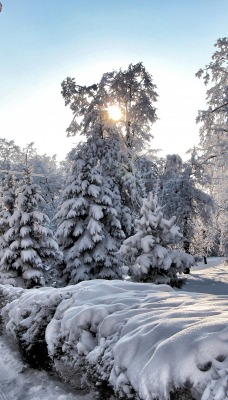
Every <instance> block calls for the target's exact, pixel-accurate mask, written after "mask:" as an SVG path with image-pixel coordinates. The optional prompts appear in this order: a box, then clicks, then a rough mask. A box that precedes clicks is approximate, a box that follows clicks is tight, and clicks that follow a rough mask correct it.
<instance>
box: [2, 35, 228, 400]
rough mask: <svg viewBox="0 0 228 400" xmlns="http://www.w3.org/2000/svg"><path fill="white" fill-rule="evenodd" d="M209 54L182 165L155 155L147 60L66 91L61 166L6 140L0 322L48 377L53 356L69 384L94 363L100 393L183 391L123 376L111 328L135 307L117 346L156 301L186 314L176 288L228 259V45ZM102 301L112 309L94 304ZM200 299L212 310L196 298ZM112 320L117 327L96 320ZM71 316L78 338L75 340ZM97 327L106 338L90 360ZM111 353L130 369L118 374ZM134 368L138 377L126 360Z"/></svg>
mask: <svg viewBox="0 0 228 400" xmlns="http://www.w3.org/2000/svg"><path fill="white" fill-rule="evenodd" d="M215 48H216V50H215V52H214V54H213V55H212V58H211V61H209V63H208V64H207V65H206V66H205V67H203V68H202V69H200V70H199V71H198V72H197V73H196V78H195V79H197V78H199V79H202V80H203V82H204V84H205V85H206V87H207V93H206V103H207V108H206V109H205V110H199V112H198V116H196V122H197V123H198V125H199V138H200V139H199V144H198V146H197V147H194V148H192V149H189V151H188V157H187V159H186V160H182V158H181V157H180V156H179V155H178V154H168V155H167V156H166V157H165V158H163V157H160V156H159V151H157V150H156V149H153V125H154V124H156V121H157V119H158V111H157V108H156V102H157V100H158V96H159V88H157V87H156V82H155V83H154V81H153V77H152V75H151V74H150V73H149V72H148V71H147V70H146V68H145V66H144V65H143V63H142V62H139V63H137V64H130V65H129V66H128V68H127V69H126V70H123V69H119V70H117V71H111V72H106V73H104V74H103V76H102V77H101V80H100V81H99V82H98V83H94V84H93V85H89V86H88V85H87V86H86V85H83V84H81V82H80V77H76V78H74V77H67V78H66V79H65V80H64V81H63V82H62V84H61V94H62V97H63V100H64V102H65V106H66V107H69V108H70V110H71V111H72V120H71V122H70V123H69V126H68V127H67V130H66V132H67V136H76V137H77V140H78V144H77V145H76V146H75V147H74V148H72V150H71V151H70V153H69V154H68V155H67V157H66V159H65V160H63V161H61V162H59V161H58V160H57V158H56V156H53V157H50V156H49V155H47V154H43V155H40V154H38V153H37V150H36V147H35V144H34V143H29V144H28V145H27V146H26V148H23V149H22V148H20V147H19V146H18V145H17V143H16V142H15V141H13V140H7V139H5V138H1V139H0V145H1V152H0V177H1V186H0V284H1V291H2V293H4V295H5V296H6V297H7V299H8V300H7V302H6V304H3V305H5V307H4V308H3V314H2V315H3V318H4V319H5V320H6V323H7V329H8V330H9V331H10V332H11V333H12V332H13V335H14V336H15V337H16V338H17V340H18V341H19V343H20V345H21V348H22V352H24V355H25V356H26V357H27V359H28V361H29V362H34V354H36V357H38V359H36V363H37V364H38V365H40V364H43V365H46V366H48V365H49V361H48V357H54V358H55V357H56V355H58V356H59V359H58V360H61V362H60V364H58V363H56V368H57V370H58V369H62V364H61V363H65V364H66V365H65V367H64V368H66V370H64V371H65V372H64V373H63V375H64V374H66V375H67V371H68V369H67V368H71V366H72V365H74V368H76V365H79V366H80V368H81V370H83V371H85V370H86V365H87V364H86V363H88V365H89V370H88V371H87V379H88V374H91V376H92V374H94V375H93V376H94V378H93V379H96V380H99V379H101V380H102V382H103V385H104V382H105V381H107V380H108V381H109V385H111V386H113V387H114V389H115V393H118V396H120V398H125V397H127V398H140V399H143V400H144V399H145V400H146V399H155V398H156V399H157V398H159V399H169V393H170V391H172V390H173V388H176V387H178V388H179V387H182V388H183V387H185V385H188V379H187V378H186V380H185V378H183V379H182V378H180V380H179V381H178V382H174V383H173V382H171V383H170V382H169V383H167V387H165V386H164V387H162V389H159V388H157V387H155V386H153V387H152V386H150V384H149V382H150V374H149V371H148V368H146V367H145V371H144V372H145V373H144V375H143V377H144V378H142V380H143V379H144V380H145V382H144V384H143V383H141V386H140V387H138V386H137V385H138V383H137V384H136V383H135V380H134V379H135V378H134V374H133V375H132V374H131V373H130V372H129V374H127V373H126V374H125V372H126V369H124V368H125V367H124V365H125V364H124V361H123V358H122V355H121V354H122V350H121V349H122V346H123V345H124V344H121V343H120V342H118V343H117V342H116V340H117V337H118V338H119V336H118V334H119V333H118V334H117V331H114V328H111V326H112V327H113V326H115V321H116V323H118V324H120V325H121V324H122V325H121V327H122V328H123V324H125V322H124V321H125V320H124V315H125V316H126V318H127V319H128V318H130V317H128V315H129V314H130V313H131V312H130V311H129V310H130V309H129V308H126V307H128V306H130V305H131V307H133V304H134V313H135V314H134V315H135V320H134V321H135V322H134V321H132V320H131V323H130V325H128V328H126V329H125V328H123V331H121V332H122V333H121V335H122V334H123V332H125V333H124V334H126V330H127V329H129V330H131V329H132V330H134V329H136V325H137V326H138V327H139V326H140V320H139V319H137V318H140V315H141V314H140V313H141V312H142V310H143V307H144V308H145V309H147V310H148V315H150V314H149V313H150V311H149V310H151V304H152V297H153V296H154V298H153V299H154V300H153V301H154V302H155V303H156V302H159V301H160V300H159V299H161V298H162V299H163V300H162V301H163V302H164V307H165V303H166V302H167V304H168V307H171V304H172V301H173V302H175V301H176V302H178V301H179V302H180V304H182V301H183V299H182V297H178V299H177V297H176V294H175V293H176V292H174V291H173V290H174V289H175V290H177V289H184V286H185V284H186V281H187V279H188V274H189V273H191V268H192V267H193V266H194V265H196V263H197V261H200V260H204V262H205V263H207V257H225V258H227V257H228V240H227V239H228V213H227V210H228V158H227V153H228V139H227V129H228V69H227V67H228V65H227V61H228V38H221V39H218V40H217V42H216V43H215ZM78 82H80V84H79V83H78ZM170 134H171V133H170ZM96 280H97V283H96ZM87 281H88V282H87ZM148 283H149V284H152V286H151V287H150V288H148V286H146V285H147V284H148ZM77 284H78V285H77ZM8 285H11V286H8ZM126 285H127V286H126ZM140 285H141V286H140ZM155 285H158V286H157V287H158V289H157V292H156V286H155ZM167 285H168V286H167ZM13 288H14V289H13ZM173 288H174V289H173ZM101 293H103V294H104V295H105V294H106V296H109V298H108V299H109V300H107V299H106V298H102V300H99V296H98V294H99V295H100V294H101ZM123 293H125V295H126V296H125V297H124V296H123ZM126 293H128V294H126ZM143 293H144V294H143ZM153 293H154V294H153ZM158 293H160V294H159V295H158ZM178 293H179V292H178ZM22 294H23V295H22ZM26 296H27V297H26ZM80 296H81V297H80ZM90 296H91V297H90ZM116 296H117V297H120V298H122V297H123V298H122V303H121V302H120V304H119V303H118V304H117V303H116V300H115V298H116ZM121 296H122V297H121ZM143 296H147V297H146V298H145V299H144V297H143ZM151 296H152V297H151ZM156 296H158V297H156ZM159 296H160V297H159ZM180 296H182V295H181V294H180ZM142 298H143V299H144V303H143V305H140V304H141V303H140V299H142ZM9 299H10V301H9ZM83 299H84V300H83ZM104 299H105V300H104ZM110 299H111V300H110ZM171 299H173V300H171ZM175 299H176V300H175ZM62 300H64V301H62ZM204 300H205V304H206V302H208V304H209V303H210V301H209V299H204ZM186 301H187V300H186ZM191 301H192V300H189V302H190V303H191ZM198 301H199V302H202V304H204V303H203V298H202V297H198ZM23 302H24V303H23ZM61 302H62V303H61ZM139 303H140V304H139ZM190 303H189V304H190ZM23 304H24V305H23ZM83 304H85V307H88V308H87V311H86V309H85V307H84V305H83ZM91 304H92V305H91ZM99 304H100V306H99V307H100V308H99V307H98V305H99ZM123 304H124V306H123ZM153 304H154V303H153ZM183 304H185V303H183ZM200 304H201V303H200ZM30 306H31V310H30V311H29V308H30ZM79 306H80V307H79ZM185 306H186V304H185ZM56 307H59V308H57V310H58V311H56ZM74 307H75V308H74ZM77 307H79V310H78V308H77ZM93 307H94V314H93V313H92V311H91V309H92V308H93ZM97 307H98V308H97ZM141 307H142V308H141ZM202 307H204V306H202ZM207 307H209V305H207ZM222 307H223V305H222ZM76 308H77V310H76ZM155 308H156V307H155ZM112 309H113V311H111V310H112ZM222 309H223V308H222ZM126 310H127V311H126ZM224 310H226V308H225V305H224ZM55 311H56V313H57V314H55V315H54V313H55ZM90 311H91V313H90ZM74 312H75V314H73V313H74ZM132 312H133V308H132ZM188 312H189V310H188V311H186V315H190V314H188ZM197 312H199V313H200V312H201V311H200V307H199V311H197ZM219 312H220V311H219ZM224 312H226V311H224ZM64 313H65V314H64ZM113 313H114V314H113ZM115 313H117V314H115ZM118 313H119V314H118ZM108 315H109V318H110V320H108V321H109V322H108V321H107V322H106V325H105V322H104V323H101V321H103V319H104V318H106V317H107V316H108ZM114 315H115V317H114ZM197 315H198V314H197ZM112 316H113V317H112ZM136 316H137V317H136ZM36 318H37V319H36ZM64 318H65V319H64ZM80 318H81V319H80ZM111 318H113V321H111ZM148 318H149V317H148ZM151 318H152V320H153V318H154V316H153V317H152V316H151ZM171 318H172V317H171ZM189 318H190V316H189ZM72 319H74V323H75V324H76V325H75V331H73V333H72V332H71V333H70V334H69V332H68V330H69V326H70V323H71V322H70V321H72ZM190 320H191V318H190V319H189V321H190ZM41 321H42V323H41V325H40V327H39V324H40V322H41ZM50 321H51V322H50ZM60 321H62V322H61V323H62V324H63V325H61V328H60V325H59V322H60ZM80 321H81V322H80ZM104 321H106V319H104ZM145 321H146V320H145V319H143V317H142V321H141V322H142V324H144V323H145V324H146V322H145ZM189 321H188V323H190V322H189ZM49 322H50V324H49ZM80 323H81V325H80ZM48 324H49V325H48ZM99 324H100V325H99ZM134 324H135V325H134ZM47 325H48V327H47ZM98 326H101V328H99V329H101V331H100V332H103V333H100V335H101V336H100V337H99V340H101V341H100V342H99V349H98V350H97V353H96V352H94V351H92V350H93V349H94V348H95V346H97V336H96V335H97V332H98ZM116 326H117V328H118V326H119V325H116ZM129 326H130V327H129ZM144 326H145V329H146V325H144ZM175 326H176V325H175ZM88 327H89V328H88ZM46 328H47V329H46ZM117 328H116V329H117ZM122 328H121V329H122ZM88 329H89V332H88ZM124 329H125V331H124ZM210 329H211V328H210ZM45 332H46V333H45ZM78 332H80V335H79V333H78ZM127 332H128V331H127ZM137 332H138V331H137ZM72 334H73V335H75V336H74V340H76V339H75V338H77V340H78V344H77V346H76V347H74V346H73V342H72V336H71V335H72ZM45 335H46V336H45ZM64 335H65V336H64ZM67 335H69V336H68V340H66V339H64V337H66V336H67ZM77 335H79V336H80V339H78V336H77ZM102 335H103V336H102ZM44 336H45V337H46V339H45V340H46V341H47V343H48V346H49V347H48V353H49V356H47V354H46V352H47V349H46V347H45V346H44V347H45V349H44V348H43V347H42V346H41V348H42V352H43V353H44V356H43V353H42V352H41V353H42V357H43V358H42V357H41V359H39V348H38V347H36V345H35V344H36V342H37V338H39V341H41V342H42V343H43V342H44ZM103 337H105V338H106V339H105V340H106V341H105V342H102V338H103ZM137 337H138V336H137ZM40 338H42V339H40ZM141 338H142V335H141V334H140V335H139V339H137V340H139V342H140V340H141ZM128 339H129V338H128ZM128 339H127V340H128ZM135 340H136V339H135ZM181 340H182V339H181ZM208 340H209V339H208ZM63 343H65V344H63ZM102 343H103V345H102ZM124 343H125V342H124ZM129 343H130V339H129ZM137 343H138V342H137ZM181 343H183V346H184V339H183V342H181ZM216 343H217V342H216ZM133 345H134V347H135V346H136V344H135V342H133ZM113 346H114V347H113ZM139 346H140V345H139ZM113 348H114V353H115V354H116V355H115V357H116V358H115V362H117V361H118V359H119V360H120V364H121V365H122V366H121V367H118V368H119V369H118V368H117V367H116V368H113V369H112V371H111V372H110V366H111V365H113V364H112V356H111V354H112V355H113ZM142 348H143V350H144V351H145V344H144V345H143V347H142ZM76 353H77V354H76ZM75 354H76V355H75ZM164 354H165V348H164V350H162V353H161V357H163V355H164ZM220 355H221V354H219V355H218V356H220ZM71 356H72V357H71ZM86 356H88V357H87V361H85V357H86ZM102 357H103V358H102ZM118 357H119V358H118ZM129 357H130V355H129ZM222 357H223V356H222ZM57 358H58V357H57ZM31 359H32V360H33V361H31ZM220 359H221V357H220ZM75 360H76V364H75ZM116 360H117V361H116ZM223 360H224V358H223V359H222V361H223ZM204 361H205V362H204V363H203V365H202V366H201V367H199V365H201V364H199V363H198V364H197V368H198V367H199V368H198V369H199V370H200V371H201V372H202V371H208V370H209V369H210V367H211V365H210V366H209V364H207V362H206V360H204ZM220 361H221V360H220ZM222 361H221V362H222ZM142 362H143V363H144V362H145V365H146V363H147V361H145V360H144V359H143V360H142ZM153 362H155V361H153ZM77 363H78V364H77ZM138 363H140V362H139V359H138V358H137V366H139V364H138ZM159 363H160V361H159ZM37 364H36V365H37ZM95 364H96V368H95V367H94V365H95ZM126 365H127V366H126V368H129V371H130V358H129V359H127V361H126ZM159 365H160V364H159ZM205 368H206V369H205ZM136 370H137V368H136ZM76 371H77V368H76ZM91 371H92V372H91ZM77 374H78V372H77ZM89 376H90V375H89ZM91 376H90V379H91ZM176 376H177V375H175V378H176ZM77 379H78V378H77ZM197 379H200V378H199V376H198V375H197ZM151 385H152V384H151ZM185 388H186V387H185ZM106 389H107V388H106ZM106 389H105V390H106ZM204 389H205V387H203V389H202V387H200V388H198V389H197V390H198V392H197V393H198V394H199V393H200V395H202V393H203V390H204ZM186 390H188V388H187V389H186ZM148 393H149V394H148ZM121 396H122V397H121ZM124 396H125V397H124ZM137 396H139V397H137ZM203 396H204V397H202V399H203V400H204V399H206V398H207V400H208V399H209V397H205V396H206V394H204V395H203ZM222 396H224V395H222ZM175 398H178V397H175ZM179 398H182V399H184V397H179ZM212 398H213V399H221V400H223V399H225V398H227V397H211V399H212ZM186 399H187V397H186Z"/></svg>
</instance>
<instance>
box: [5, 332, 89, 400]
mask: <svg viewBox="0 0 228 400" xmlns="http://www.w3.org/2000/svg"><path fill="white" fill-rule="evenodd" d="M0 355H1V356H0V400H92V399H93V398H92V397H91V396H90V395H83V394H80V393H77V392H74V391H72V390H71V389H70V388H69V387H68V386H67V385H66V384H63V383H62V382H60V380H59V379H58V378H56V377H54V376H51V375H50V374H48V373H47V372H45V371H37V370H33V369H31V368H28V367H27V366H25V365H24V364H23V362H22V361H21V360H20V355H19V354H18V351H17V350H16V349H14V348H13V347H12V346H11V345H9V343H8V339H6V338H5V337H4V336H0Z"/></svg>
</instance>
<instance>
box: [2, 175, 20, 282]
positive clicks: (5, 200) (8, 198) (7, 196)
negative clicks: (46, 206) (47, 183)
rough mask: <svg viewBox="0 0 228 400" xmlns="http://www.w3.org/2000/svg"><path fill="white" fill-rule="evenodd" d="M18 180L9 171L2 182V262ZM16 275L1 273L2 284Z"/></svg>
mask: <svg viewBox="0 0 228 400" xmlns="http://www.w3.org/2000/svg"><path fill="white" fill-rule="evenodd" d="M16 187H17V185H16V179H15V177H14V175H13V174H12V173H11V172H10V171H9V172H8V173H7V174H6V175H5V176H4V178H3V180H2V185H1V197H0V209H1V211H0V260H1V258H2V256H3V254H4V249H5V248H6V247H7V242H6V240H5V236H4V235H5V233H6V232H7V231H8V229H9V228H10V225H9V219H10V217H11V216H12V214H13V212H14V205H15V198H16V193H15V191H16ZM14 276H15V274H13V273H12V271H11V272H9V273H8V272H5V273H3V272H1V273H0V282H5V283H9V284H10V283H11V280H12V279H13V277H14Z"/></svg>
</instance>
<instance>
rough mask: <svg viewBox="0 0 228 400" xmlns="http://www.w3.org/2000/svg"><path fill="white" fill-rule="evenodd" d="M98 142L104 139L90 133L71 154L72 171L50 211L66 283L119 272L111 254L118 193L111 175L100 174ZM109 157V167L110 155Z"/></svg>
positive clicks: (117, 231) (118, 237)
mask: <svg viewBox="0 0 228 400" xmlns="http://www.w3.org/2000/svg"><path fill="white" fill-rule="evenodd" d="M102 145H103V146H106V141H105V139H101V138H100V139H99V138H98V137H97V138H96V139H95V138H94V137H91V138H90V139H88V142H87V143H83V144H82V145H81V147H80V150H78V151H77V152H76V153H75V154H73V153H72V154H71V157H72V158H73V166H72V175H71V176H70V177H69V179H68V183H67V187H66V189H65V191H64V192H63V202H62V205H61V207H60V209H59V211H58V213H57V216H56V218H57V221H58V229H57V233H56V237H57V239H58V242H59V245H60V247H61V249H62V250H63V253H64V261H65V265H66V268H65V271H64V276H65V280H66V282H67V283H77V282H79V281H82V280H88V279H96V278H106V279H115V278H119V277H120V276H121V270H120V261H119V259H118V256H117V255H116V252H117V251H118V250H119V247H120V244H121V243H122V240H123V238H124V233H123V231H122V228H121V223H120V219H119V217H120V215H119V212H120V211H121V210H120V208H121V207H120V195H119V192H118V187H117V185H116V184H115V182H114V180H113V179H112V178H111V177H110V176H108V175H104V174H103V162H104V159H103V158H102V157H100V159H99V158H98V156H99V152H100V151H101V148H100V147H101V146H102ZM109 162H111V164H110V168H111V167H112V165H113V164H112V162H113V160H109ZM107 163H108V160H107ZM114 167H115V166H114V165H113V168H114ZM106 168H107V169H108V164H107V165H106Z"/></svg>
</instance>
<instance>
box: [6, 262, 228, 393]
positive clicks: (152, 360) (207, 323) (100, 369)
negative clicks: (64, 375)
mask: <svg viewBox="0 0 228 400" xmlns="http://www.w3.org/2000/svg"><path fill="white" fill-rule="evenodd" d="M223 261H224V259H215V258H214V259H213V258H212V259H209V261H208V264H207V265H206V266H204V265H203V264H202V263H200V265H199V266H198V267H195V268H194V271H193V272H192V274H191V275H190V276H189V282H188V284H187V285H186V286H185V287H184V289H186V290H173V289H172V288H170V287H169V286H166V285H153V284H137V283H131V282H123V281H104V280H94V281H88V282H82V283H80V284H78V285H75V286H69V287H67V288H63V289H51V288H43V289H32V290H24V291H23V292H24V294H23V295H20V293H19V291H18V294H17V295H16V297H17V296H19V298H18V299H15V300H14V301H12V302H11V303H8V304H7V305H6V307H5V308H4V309H3V317H4V318H5V320H6V322H7V325H6V328H7V331H8V332H10V333H11V334H13V335H15V337H16V338H17V339H18V336H20V335H22V336H21V337H23V340H24V342H25V343H27V345H29V343H32V341H33V340H34V338H35V336H36V333H35V332H37V329H38V326H42V323H44V321H46V322H45V323H46V325H47V329H46V335H45V337H46V342H47V345H48V350H49V355H50V356H51V357H52V360H53V363H54V364H55V367H56V369H57V370H58V368H63V369H64V368H66V371H67V369H71V370H72V371H74V372H75V376H77V379H78V377H79V375H80V377H83V375H84V379H85V380H86V379H87V380H88V379H91V376H93V377H94V379H96V380H97V381H98V382H101V381H102V380H105V381H108V382H109V384H110V385H111V386H112V387H113V388H114V390H115V392H116V395H117V398H120V397H121V395H127V396H128V397H131V396H135V392H136V393H137V394H138V395H139V397H140V399H143V400H144V399H145V400H150V399H154V398H159V400H160V399H161V400H163V399H169V393H170V391H175V390H176V388H182V387H184V386H185V385H186V384H187V385H190V386H191V387H192V396H193V397H192V398H193V399H202V400H226V399H228V384H227V378H228V327H227V318H228V290H226V292H225V288H227V289H228V273H227V271H226V270H228V267H226V266H225V265H224V264H223ZM221 275H223V277H221ZM194 287H195V292H196V291H198V293H194V292H193V290H194ZM200 287H202V292H204V293H206V292H207V293H208V294H200V293H199V290H200ZM210 289H211V293H212V294H210V291H209V290H210ZM187 290H188V291H187ZM7 291H8V294H9V295H10V296H12V293H13V292H14V289H12V288H10V287H5V288H4V292H5V293H6V292H7ZM225 293H227V295H225ZM215 294H216V295H215ZM56 299H58V300H56ZM60 299H61V300H60ZM53 304H54V305H56V310H55V313H54V314H53V317H52V318H51V320H50V321H48V318H47V316H48V312H47V311H46V312H45V313H42V312H41V311H42V310H43V308H42V305H45V309H46V310H47V308H48V307H49V308H50V309H53ZM21 326H23V330H22V331H20V328H19V327H21ZM19 332H20V335H19ZM10 351H11V350H9V351H7V350H4V351H2V350H1V353H2V359H3V360H6V362H5V361H4V364H5V365H7V367H8V369H9V370H10V371H11V372H10V373H11V375H12V376H11V375H10V377H9V381H10V380H14V382H15V380H16V383H17V385H19V386H18V387H20V390H21V393H23V391H26V396H27V397H16V398H17V399H22V398H23V399H26V400H27V399H28V400H30V399H36V400H38V399H44V398H45V399H50V400H51V399H52V398H53V399H54V397H55V399H56V398H57V399H59V400H65V399H67V400H71V399H73V398H75V399H78V398H80V397H78V395H75V394H74V395H73V394H70V393H65V392H64V390H65V389H64V385H63V388H62V387H61V384H59V383H58V384H56V381H55V380H54V378H53V380H50V378H49V377H48V375H47V373H46V372H39V371H35V372H34V370H31V369H27V371H29V372H27V373H26V378H24V377H25V374H24V372H23V373H22V372H21V370H20V362H19V361H18V362H17V361H15V360H16V358H14V357H13V356H12V355H11V353H10ZM18 363H19V364H18ZM15 365H16V367H15ZM18 365H19V366H18ZM23 368H24V367H23ZM82 372H83V374H82ZM11 378H12V379H11ZM28 386H29V390H27V389H26V390H25V388H26V387H27V388H28ZM14 387H15V385H14ZM44 387H45V389H44ZM54 388H55V390H54ZM44 390H45V391H46V392H45V391H44ZM17 393H18V391H17ZM44 393H45V395H44ZM57 395H58V396H59V397H57ZM35 396H37V397H35ZM53 396H54V397H53ZM14 398H15V397H14ZM87 398H88V397H84V399H86V400H87ZM180 399H181V397H180Z"/></svg>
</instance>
